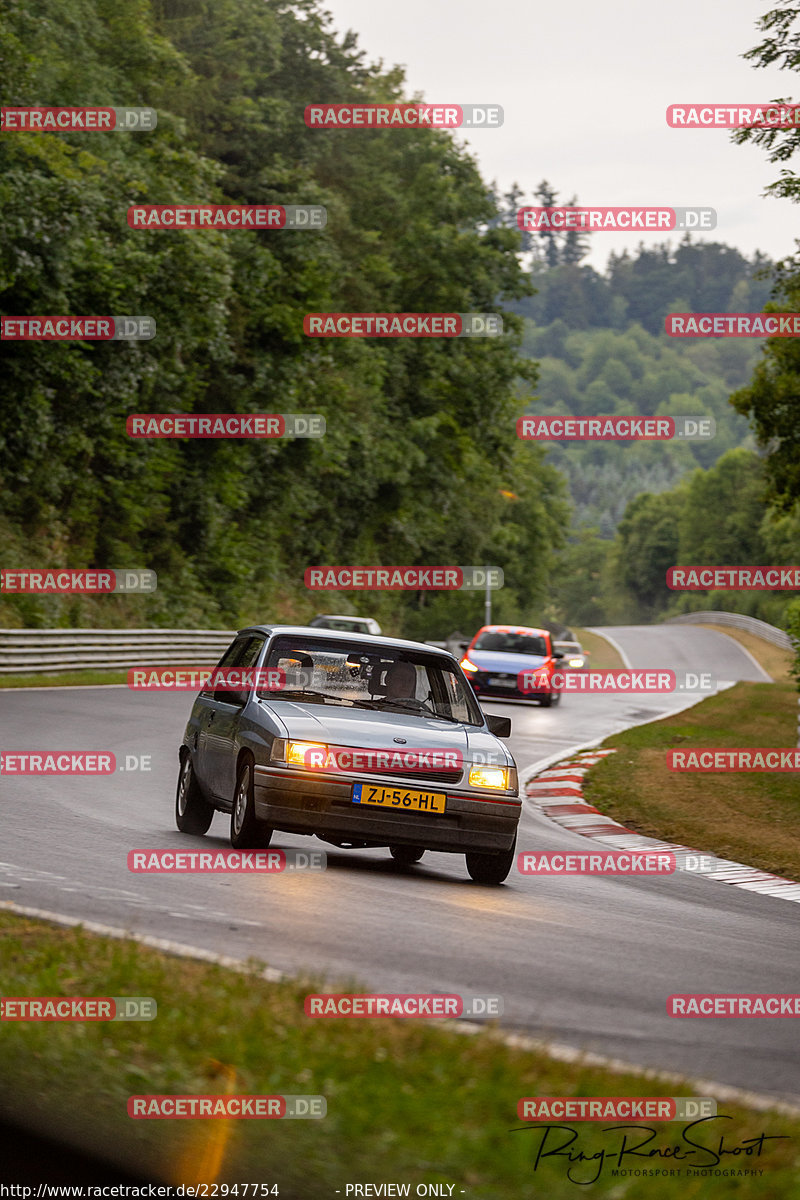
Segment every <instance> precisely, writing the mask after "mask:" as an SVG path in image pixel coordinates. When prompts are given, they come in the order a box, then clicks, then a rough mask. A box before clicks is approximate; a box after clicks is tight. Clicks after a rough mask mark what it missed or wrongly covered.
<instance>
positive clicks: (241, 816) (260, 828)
mask: <svg viewBox="0 0 800 1200" xmlns="http://www.w3.org/2000/svg"><path fill="white" fill-rule="evenodd" d="M272 833H273V830H272V827H271V826H270V825H265V824H264V822H263V821H259V820H257V818H256V807H255V796H254V788H253V764H252V763H251V762H250V760H249V759H245V760H244V762H243V763H242V765H241V766H240V767H239V773H238V775H237V776H236V794H235V796H234V800H233V809H232V811H231V845H232V846H233V848H234V850H263V849H264V847H265V846H268V845H269V844H270V842H271V841H272Z"/></svg>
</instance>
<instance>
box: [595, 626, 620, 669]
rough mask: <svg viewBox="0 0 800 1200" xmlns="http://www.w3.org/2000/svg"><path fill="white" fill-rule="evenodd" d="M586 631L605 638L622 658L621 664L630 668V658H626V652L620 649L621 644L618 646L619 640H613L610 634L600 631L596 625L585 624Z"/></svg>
mask: <svg viewBox="0 0 800 1200" xmlns="http://www.w3.org/2000/svg"><path fill="white" fill-rule="evenodd" d="M586 631H587V633H594V634H596V635H597V636H598V637H601V638H605V640H606V641H607V642H608V644H609V646H613V647H614V649H615V650H616V652H617V654H618V655H619V656H620V658H621V659H622V663H623V666H626V667H628V668H630V666H631V660H630V659H629V658H628V656H627V654H626V653H625V651H624V650H623V649H622V646H620V644H619V642H615V641H614V639H613V638H612V637H611V635H610V634H608V633H606V632H605V631H604V632H602V633H601V631H600V629H598V628H597V627H596V626H590V625H587V626H586Z"/></svg>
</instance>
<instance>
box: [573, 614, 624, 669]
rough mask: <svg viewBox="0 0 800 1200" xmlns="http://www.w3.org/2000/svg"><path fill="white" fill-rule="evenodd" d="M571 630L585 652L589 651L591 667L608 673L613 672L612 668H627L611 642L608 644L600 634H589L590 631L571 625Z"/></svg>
mask: <svg viewBox="0 0 800 1200" xmlns="http://www.w3.org/2000/svg"><path fill="white" fill-rule="evenodd" d="M570 628H571V629H572V632H573V633H574V634H575V637H576V638H577V639H578V641H579V642H580V644H581V645H582V646H583V648H584V650H588V652H589V654H590V656H591V657H590V658H589V666H590V667H597V668H598V670H603V671H606V670H611V668H612V667H624V666H625V663H624V662H623V661H622V659H621V658H620V656H619V654H618V653H617V651H616V650H615V649H614V647H613V646H612V645H611V642H607V641H606V639H605V638H604V637H601V636H600V634H598V633H589V630H588V629H579V628H578V626H577V625H571V626H570Z"/></svg>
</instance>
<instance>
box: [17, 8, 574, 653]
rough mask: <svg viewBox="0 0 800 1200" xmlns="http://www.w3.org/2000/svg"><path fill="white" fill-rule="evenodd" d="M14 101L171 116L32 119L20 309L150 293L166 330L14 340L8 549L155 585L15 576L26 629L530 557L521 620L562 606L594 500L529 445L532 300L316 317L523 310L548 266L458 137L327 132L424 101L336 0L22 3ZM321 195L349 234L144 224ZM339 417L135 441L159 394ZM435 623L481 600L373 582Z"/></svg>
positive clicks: (427, 628)
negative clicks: (409, 569) (526, 348)
mask: <svg viewBox="0 0 800 1200" xmlns="http://www.w3.org/2000/svg"><path fill="white" fill-rule="evenodd" d="M0 66H1V67H2V77H3V84H4V96H5V101H4V102H5V103H6V104H9V105H31V104H58V105H84V104H98V105H113V106H120V105H141V106H145V105H146V106H150V107H153V108H155V109H157V111H158V126H157V129H156V130H155V131H154V132H150V133H118V132H117V133H100V132H74V133H60V132H59V133H58V134H53V133H31V132H25V133H22V134H16V135H10V134H8V135H6V136H4V137H3V138H2V145H0V203H2V209H3V214H4V220H3V224H2V229H0V308H2V311H3V312H4V313H6V314H53V313H71V314H128V313H133V314H146V315H149V316H151V317H154V318H155V319H156V322H157V330H158V335H157V337H156V338H155V339H154V340H153V341H150V342H139V343H134V344H128V345H126V344H123V343H90V342H86V343H69V342H63V343H58V342H39V343H36V342H27V343H25V342H18V343H6V344H5V346H4V350H5V355H4V357H5V371H4V384H5V386H4V404H3V407H2V415H1V416H0V541H2V544H3V549H4V553H3V558H4V563H5V565H6V566H28V567H30V566H32V565H45V566H58V565H69V566H88V565H109V566H120V567H124V566H132V565H134V564H135V565H137V566H139V567H147V568H150V569H152V570H155V571H156V572H157V573H158V580H159V588H158V591H157V592H156V593H155V594H154V595H153V596H152V597H141V598H130V599H125V598H111V597H108V598H102V599H99V598H98V599H96V600H94V601H93V600H90V599H77V598H69V599H67V598H31V597H28V598H25V597H11V596H9V595H6V596H5V597H4V598H3V600H2V601H1V602H0V624H4V625H19V624H31V625H51V624H82V623H83V624H109V625H113V624H125V623H128V622H130V623H140V624H160V625H168V624H177V625H184V626H194V625H203V624H208V623H211V624H212V625H217V626H223V627H224V626H229V625H231V624H233V623H236V622H244V621H249V620H254V619H261V620H266V619H276V618H285V619H307V618H308V617H310V616H311V615H312V614H313V613H314V612H315V611H319V610H320V609H322V610H323V611H325V610H327V611H331V608H333V611H336V610H337V609H340V608H341V607H342V605H343V604H346V605H348V606H350V604H351V601H350V598H343V597H340V596H339V595H338V594H330V593H329V594H324V595H321V594H314V593H308V592H306V591H305V589H304V587H303V572H304V570H305V568H306V567H307V566H309V565H312V564H315V563H397V564H405V563H409V564H412V563H431V564H436V563H441V564H466V565H470V564H482V563H486V562H491V563H493V564H497V565H499V566H501V567H503V569H504V571H505V580H506V587H505V589H504V590H503V592H501V593H498V596H497V605H496V611H497V613H498V615H503V613H504V612H505V613H506V614H507V615H509V616H510V615H512V614H513V615H521V614H523V613H524V612H526V611H529V610H530V609H531V606H532V605H535V604H536V603H537V602H539V601H542V600H543V599H544V598H545V597H546V593H547V581H548V578H549V575H550V569H551V566H552V562H553V552H554V550H555V549H556V548H557V547H558V546H559V544H560V543H561V542H562V541H563V537H564V532H563V531H564V528H565V527H566V525H567V524H568V508H567V504H566V497H565V489H564V487H563V484H562V481H561V479H560V477H559V475H558V472H557V471H556V470H555V469H554V468H552V467H548V466H546V465H545V463H544V461H543V459H544V451H543V450H540V449H539V448H537V447H531V446H520V445H519V444H518V442H517V439H516V435H515V425H514V421H515V418H516V416H517V415H518V414H519V413H520V412H521V411H522V407H523V402H522V401H521V400H520V395H519V390H520V381H521V380H522V381H523V385H524V382H525V381H526V380H527V381H530V382H532V380H533V378H534V376H535V372H534V370H533V369H532V368H530V367H529V365H527V364H525V363H524V362H523V361H522V360H521V359H520V357H519V354H518V346H519V341H520V336H521V327H522V323H523V322H522V319H521V318H519V317H515V316H513V315H511V314H509V315H507V316H506V330H507V333H508V336H506V337H503V338H497V339H478V338H472V339H469V338H464V339H458V340H455V341H453V340H446V339H420V340H411V339H371V340H366V339H365V340H360V339H355V340H347V339H344V340H333V339H313V340H312V339H307V338H305V337H304V334H303V316H304V314H305V313H307V312H314V311H344V312H359V311H368V312H369V311H378V312H393V311H399V312H403V311H434V312H436V311H444V312H469V311H477V312H482V311H496V310H497V308H498V306H500V305H502V304H504V303H505V302H513V301H515V300H518V299H520V298H522V297H523V296H524V295H525V293H526V291H527V290H528V289H529V286H530V285H529V281H528V280H527V278H526V274H525V272H524V271H523V269H522V268H521V266H520V263H519V261H518V258H517V251H518V248H519V238H518V235H517V234H516V232H514V231H511V230H507V229H503V228H495V227H493V226H492V222H493V218H494V217H495V215H496V209H495V206H494V203H493V200H492V197H491V195H490V190H489V188H488V187H487V185H486V184H485V182H484V181H483V180H482V179H481V177H480V174H479V172H478V170H477V168H476V166H475V163H474V161H473V160H472V159H471V157H470V156H469V154H468V153H466V152H465V151H464V150H463V148H460V147H459V146H458V145H457V144H456V143H455V141H454V140H453V138H452V137H451V136H450V135H448V134H447V133H444V132H438V131H434V130H428V129H421V130H413V129H403V130H392V129H389V130H363V131H359V132H358V134H353V133H351V132H350V131H347V130H345V131H324V132H321V131H315V130H310V129H308V128H306V126H305V124H304V121H303V111H304V107H305V105H306V103H307V102H308V100H309V97H312V98H313V97H321V98H324V99H325V100H326V101H338V100H349V101H356V100H365V101H366V100H373V101H374V100H382V101H386V100H393V99H406V98H407V97H405V95H404V93H403V91H402V83H403V80H402V74H401V73H400V72H399V71H397V70H392V71H384V70H383V69H381V68H377V67H371V66H367V65H365V62H364V57H363V54H362V52H361V51H360V50H359V49H358V48H357V46H356V42H355V38H354V37H353V36H351V35H345V36H344V37H337V36H336V35H334V33H333V32H332V31H331V29H330V19H329V18H328V17H327V16H326V15H325V14H324V12H323V10H322V9H321V7H320V6H319V5H318V4H317V2H316V0H300V2H294V0H293V2H292V3H288V2H287V3H285V2H283V0H267V2H266V3H265V2H264V0H216V2H215V3H211V0H193V2H191V3H186V2H185V0H157V2H156V0H154V2H153V3H148V2H145V0H140V2H138V3H135V4H133V5H125V6H123V7H122V8H120V6H119V5H118V4H115V3H112V0H91V2H90V0H66V2H65V0H41V2H39V3H37V4H36V5H34V6H31V5H29V4H28V3H27V2H25V0H11V2H10V3H9V4H7V5H6V6H5V9H4V12H3V14H2V16H0ZM137 201H139V202H149V203H169V202H179V201H180V202H186V203H196V202H202V201H206V202H208V201H215V202H228V203H257V202H258V203H270V202H285V203H314V204H323V205H325V206H326V208H327V212H328V223H327V227H326V228H325V229H324V231H322V232H318V233H317V232H298V233H293V232H273V231H269V232H267V231H264V232H262V231H254V232H250V231H246V232H224V231H217V230H203V231H191V230H176V231H174V232H173V231H157V230H146V231H140V230H133V229H130V228H129V227H128V225H127V222H126V212H127V208H128V206H129V205H130V204H132V203H134V202H137ZM148 411H154V412H164V411H166V412H198V413H202V412H310V413H322V414H323V415H324V416H325V417H326V420H327V436H326V437H324V438H322V439H318V440H315V441H312V440H303V441H280V442H278V441H274V440H273V441H269V442H263V441H262V442H254V441H236V442H225V441H198V440H194V441H191V440H187V441H156V442H142V441H138V442H137V441H131V440H130V439H128V438H127V437H126V433H125V418H126V416H127V415H128V414H130V413H134V412H148ZM353 602H354V603H355V605H356V606H357V608H359V609H360V610H361V611H364V609H365V608H366V610H367V611H368V612H371V613H373V614H374V615H376V616H378V618H379V619H381V620H382V621H383V622H384V623H385V624H386V625H387V626H388V627H389V628H393V629H400V628H403V629H404V630H405V631H406V632H408V633H412V634H413V633H420V634H422V633H425V634H427V635H428V636H435V632H434V631H435V630H437V629H442V628H443V629H445V632H447V631H449V629H452V628H453V625H454V624H458V623H459V622H461V623H464V624H466V625H467V626H469V625H470V624H472V625H474V624H475V622H476V620H478V619H479V617H480V615H481V613H482V599H481V597H475V596H474V595H466V594H464V595H447V594H437V595H432V594H424V593H423V594H418V595H411V594H396V593H395V594H390V593H380V594H370V595H369V596H368V597H358V596H356V597H355V598H354V601H353Z"/></svg>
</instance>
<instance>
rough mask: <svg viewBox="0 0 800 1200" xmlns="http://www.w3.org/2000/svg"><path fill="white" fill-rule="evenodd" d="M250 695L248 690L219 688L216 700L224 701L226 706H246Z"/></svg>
mask: <svg viewBox="0 0 800 1200" xmlns="http://www.w3.org/2000/svg"><path fill="white" fill-rule="evenodd" d="M249 695H250V692H249V690H248V689H247V688H235V689H234V688H218V689H217V691H215V692H214V699H215V700H223V701H224V702H225V703H226V704H246V703H247V699H248V697H249Z"/></svg>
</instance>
